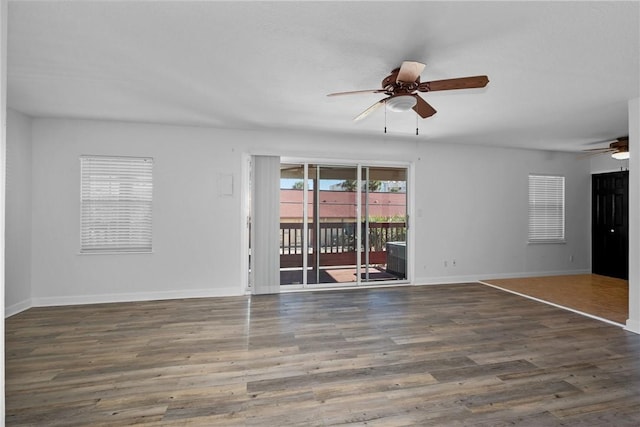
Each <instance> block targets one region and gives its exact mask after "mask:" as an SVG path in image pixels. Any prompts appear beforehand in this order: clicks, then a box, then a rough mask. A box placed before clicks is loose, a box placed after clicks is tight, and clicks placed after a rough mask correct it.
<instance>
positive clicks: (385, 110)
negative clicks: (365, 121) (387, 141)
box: [384, 101, 387, 133]
mask: <svg viewBox="0 0 640 427" xmlns="http://www.w3.org/2000/svg"><path fill="white" fill-rule="evenodd" d="M384 133H387V101H384Z"/></svg>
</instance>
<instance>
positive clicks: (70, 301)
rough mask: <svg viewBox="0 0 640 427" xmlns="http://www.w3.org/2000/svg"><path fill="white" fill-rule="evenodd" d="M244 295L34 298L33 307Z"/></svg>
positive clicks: (232, 291)
mask: <svg viewBox="0 0 640 427" xmlns="http://www.w3.org/2000/svg"><path fill="white" fill-rule="evenodd" d="M240 295H244V293H243V292H240V289H239V288H238V287H227V288H215V289H190V290H180V291H159V292H136V293H125V294H101V295H72V296H61V297H40V298H32V300H31V303H32V304H31V306H32V307H50V306H59V305H79V304H103V303H112V302H134V301H156V300H168V299H182V298H211V297H229V296H240Z"/></svg>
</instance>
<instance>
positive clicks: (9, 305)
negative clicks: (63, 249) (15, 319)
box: [5, 109, 32, 316]
mask: <svg viewBox="0 0 640 427" xmlns="http://www.w3.org/2000/svg"><path fill="white" fill-rule="evenodd" d="M7 114H8V126H7V150H6V153H7V157H6V211H5V248H6V254H5V305H6V315H8V316H10V315H12V314H14V313H17V312H19V311H22V310H24V309H26V308H29V305H30V300H31V162H32V159H31V120H30V119H29V117H27V116H25V115H24V114H21V113H18V112H17V111H13V110H11V109H9V110H8V111H7Z"/></svg>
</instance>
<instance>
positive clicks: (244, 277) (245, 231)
mask: <svg viewBox="0 0 640 427" xmlns="http://www.w3.org/2000/svg"><path fill="white" fill-rule="evenodd" d="M241 159H242V165H241V166H240V185H239V188H240V189H241V190H240V191H239V192H238V193H239V194H240V211H241V215H242V218H243V220H242V221H241V224H240V242H241V243H240V289H239V290H238V291H239V292H241V293H245V292H250V289H249V221H250V220H251V218H250V215H251V208H250V201H249V197H250V196H249V185H250V183H251V176H250V175H251V155H250V154H248V153H242V155H241Z"/></svg>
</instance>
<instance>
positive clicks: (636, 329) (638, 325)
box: [624, 319, 640, 334]
mask: <svg viewBox="0 0 640 427" xmlns="http://www.w3.org/2000/svg"><path fill="white" fill-rule="evenodd" d="M624 329H625V330H626V331H629V332H633V333H634V334H640V321H634V320H631V319H627V323H626V325H625V326H624Z"/></svg>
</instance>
